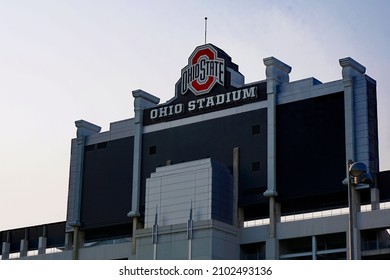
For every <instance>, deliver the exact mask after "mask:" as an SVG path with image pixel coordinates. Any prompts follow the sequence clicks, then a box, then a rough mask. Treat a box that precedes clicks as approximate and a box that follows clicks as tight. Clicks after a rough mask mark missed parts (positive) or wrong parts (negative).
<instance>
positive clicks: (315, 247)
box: [311, 235, 317, 260]
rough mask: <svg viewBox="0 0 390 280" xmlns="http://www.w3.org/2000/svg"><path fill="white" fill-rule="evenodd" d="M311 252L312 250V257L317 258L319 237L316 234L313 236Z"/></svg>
mask: <svg viewBox="0 0 390 280" xmlns="http://www.w3.org/2000/svg"><path fill="white" fill-rule="evenodd" d="M311 252H312V259H313V260H316V259H317V238H316V236H315V235H313V236H312V237H311Z"/></svg>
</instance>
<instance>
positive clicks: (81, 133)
mask: <svg viewBox="0 0 390 280" xmlns="http://www.w3.org/2000/svg"><path fill="white" fill-rule="evenodd" d="M75 125H76V127H77V133H76V134H77V138H76V139H75V140H76V141H74V142H72V150H73V149H74V154H73V153H72V158H71V166H70V168H71V174H73V175H72V176H71V178H70V180H69V202H68V217H67V219H68V220H67V225H69V226H70V227H75V226H80V224H81V223H80V211H81V193H82V183H83V166H84V146H85V140H86V139H85V138H86V137H88V136H90V135H92V134H95V133H99V132H100V130H101V128H100V127H99V126H97V125H95V124H92V123H90V122H87V121H84V120H78V121H76V122H75ZM73 145H76V147H74V146H73Z"/></svg>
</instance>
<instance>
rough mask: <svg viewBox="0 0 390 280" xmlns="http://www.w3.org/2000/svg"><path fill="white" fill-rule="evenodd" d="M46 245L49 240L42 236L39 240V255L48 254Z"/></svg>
mask: <svg viewBox="0 0 390 280" xmlns="http://www.w3.org/2000/svg"><path fill="white" fill-rule="evenodd" d="M46 245H47V238H46V237H45V236H40V237H39V239H38V255H44V254H46Z"/></svg>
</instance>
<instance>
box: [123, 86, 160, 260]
mask: <svg viewBox="0 0 390 280" xmlns="http://www.w3.org/2000/svg"><path fill="white" fill-rule="evenodd" d="M133 97H134V125H135V132H134V157H133V182H132V200H131V210H130V211H129V213H127V216H128V217H129V218H132V222H133V242H132V248H131V251H132V254H133V255H135V254H136V247H137V244H136V240H137V237H136V229H137V227H138V224H139V220H138V218H139V216H140V209H139V208H140V207H139V201H140V192H141V163H142V162H141V161H142V134H143V116H144V109H147V108H151V107H155V106H156V105H157V104H158V103H159V102H160V99H159V98H157V97H155V96H154V95H151V94H149V93H147V92H145V91H143V90H140V89H139V90H135V91H133Z"/></svg>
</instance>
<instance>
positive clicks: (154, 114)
mask: <svg viewBox="0 0 390 280" xmlns="http://www.w3.org/2000/svg"><path fill="white" fill-rule="evenodd" d="M157 117H158V110H157V109H153V110H151V111H150V119H151V120H154V119H157Z"/></svg>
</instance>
